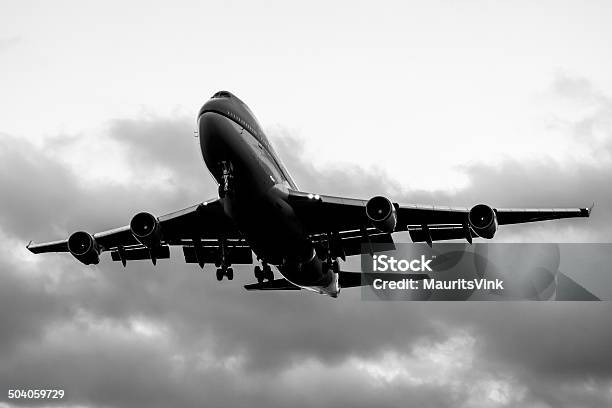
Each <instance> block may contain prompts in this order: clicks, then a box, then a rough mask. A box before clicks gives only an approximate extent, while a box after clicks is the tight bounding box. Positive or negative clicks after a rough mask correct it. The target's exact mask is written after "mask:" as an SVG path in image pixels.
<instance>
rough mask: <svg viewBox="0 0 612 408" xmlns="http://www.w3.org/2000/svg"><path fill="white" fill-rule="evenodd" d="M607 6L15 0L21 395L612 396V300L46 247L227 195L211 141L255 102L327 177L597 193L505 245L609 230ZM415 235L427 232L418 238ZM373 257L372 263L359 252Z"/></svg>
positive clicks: (587, 401) (303, 400) (2, 308)
mask: <svg viewBox="0 0 612 408" xmlns="http://www.w3.org/2000/svg"><path fill="white" fill-rule="evenodd" d="M611 17H612V7H611V5H610V3H608V2H597V1H593V2H588V3H584V2H578V1H574V2H572V1H568V2H558V1H555V2H553V1H542V2H537V3H534V2H522V1H519V2H506V3H499V2H493V1H467V2H459V3H458V2H450V1H433V2H420V3H418V2H398V3H391V2H376V3H372V2H333V3H331V4H330V3H329V2H320V3H319V2H303V3H301V4H297V3H288V2H280V1H279V2H271V1H269V2H257V3H256V2H234V1H228V2H180V1H179V2H155V1H147V2H140V1H134V2H129V3H128V4H126V3H125V2H113V1H106V2H99V3H96V4H93V3H89V2H87V3H84V2H74V1H58V2H34V1H19V2H17V1H14V2H10V1H9V2H3V3H2V4H1V5H0V90H1V91H0V112H1V113H0V239H1V240H2V243H3V245H2V247H0V407H2V408H6V407H13V406H23V405H25V406H28V405H39V404H36V403H34V402H32V401H25V402H24V401H21V402H16V401H9V400H8V399H7V390H8V389H12V388H26V389H27V388H62V389H65V390H66V394H67V397H66V399H65V400H63V401H61V403H60V405H62V406H70V407H72V406H74V407H76V406H79V407H81V406H86V407H133V406H136V407H167V406H177V407H191V406H207V407H217V406H234V407H242V406H244V407H258V406H266V407H275V406H279V407H280V406H312V405H323V406H337V407H339V406H352V407H358V406H364V407H365V406H368V407H369V406H381V407H400V406H401V407H465V408H471V407H476V408H477V407H520V408H548V407H568V408H570V407H572V408H573V407H585V408H586V407H588V408H591V407H593V408H595V407H597V408H598V407H608V406H612V353H610V352H609V349H610V343H611V341H612V328H611V325H610V323H611V317H610V316H611V315H612V306H610V304H609V303H608V302H601V303H588V304H585V303H578V302H573V303H561V302H557V303H545V302H542V303H529V302H515V303H486V304H483V303H433V302H432V303H420V302H363V301H361V299H360V292H359V291H358V290H356V291H350V290H346V291H344V292H343V293H342V294H341V296H340V298H338V299H330V298H327V297H323V296H317V295H314V294H310V293H293V292H291V293H247V292H245V291H244V290H243V289H242V285H243V284H245V283H247V282H250V281H252V279H253V278H252V270H251V268H244V269H241V268H237V270H236V272H237V274H238V275H239V276H238V277H237V278H236V279H235V280H234V282H231V283H228V282H224V283H223V284H219V283H217V282H216V280H215V278H214V276H213V275H214V269H213V268H212V267H210V266H207V267H206V268H205V269H204V271H201V270H199V269H198V268H197V267H194V266H193V265H185V264H184V263H183V262H182V261H181V258H182V256H181V254H180V251H176V252H174V255H175V257H174V258H173V259H172V260H170V261H166V262H163V261H160V263H159V264H158V266H157V267H152V265H150V264H149V263H146V262H144V263H137V262H133V263H130V264H129V265H128V268H126V269H124V268H123V267H121V265H120V264H119V265H117V264H116V263H113V262H111V261H110V260H109V259H108V257H103V259H102V261H101V263H100V264H99V265H98V266H96V267H85V266H83V265H81V264H80V263H78V262H76V261H75V260H74V259H72V257H70V255H48V256H34V255H31V254H30V253H29V252H27V251H26V250H25V244H26V243H27V242H28V241H29V240H31V239H33V240H36V241H43V240H53V239H59V238H64V237H66V236H67V235H68V234H70V233H71V232H73V231H75V230H78V229H86V230H88V231H92V232H95V231H99V230H105V229H109V228H112V227H116V226H121V225H125V224H127V223H128V222H129V219H130V218H131V216H132V215H133V214H134V213H136V212H138V211H141V210H147V211H151V212H153V213H155V214H163V213H166V212H170V211H173V210H176V209H179V208H183V207H186V206H189V205H191V204H194V203H196V202H199V201H201V200H204V199H207V198H210V197H213V196H214V195H215V194H216V186H215V185H214V183H213V181H212V179H211V178H210V176H209V174H208V171H207V170H206V169H205V167H204V164H203V161H202V159H201V157H200V155H199V152H198V144H197V139H196V138H194V137H193V131H194V129H195V114H196V113H197V110H198V108H199V107H200V106H201V105H202V103H203V102H204V101H205V100H206V99H207V98H209V97H210V95H212V94H213V93H214V92H216V91H218V90H220V89H227V90H230V91H232V92H234V93H235V94H237V95H238V96H239V97H240V98H242V99H243V100H244V101H245V102H246V103H247V104H248V105H249V106H250V107H251V109H252V110H253V111H254V112H255V114H256V115H257V116H258V118H259V120H260V121H261V122H262V124H263V125H264V128H265V129H266V131H267V133H268V136H269V137H270V139H271V140H272V143H273V144H274V145H275V146H276V148H277V150H278V152H279V154H280V156H281V158H282V159H283V160H284V162H285V163H286V166H287V167H288V169H289V171H290V172H291V173H292V174H293V176H294V178H295V179H296V182H297V183H298V185H299V186H300V187H301V188H303V189H305V190H309V191H315V192H320V193H331V194H336V195H349V196H354V197H361V198H367V197H369V196H372V195H374V194H380V193H382V194H386V195H388V196H390V197H392V198H393V199H394V200H396V201H399V202H407V203H410V202H417V203H424V204H431V203H436V204H440V205H460V206H469V205H473V204H475V203H478V202H487V203H490V204H492V205H494V206H499V207H510V206H521V207H522V206H528V207H532V206H578V205H580V206H584V205H589V204H590V203H591V202H592V201H595V202H596V207H595V210H594V213H593V216H592V218H590V219H589V220H588V221H585V220H567V221H559V222H550V223H542V224H538V225H528V226H517V227H505V228H503V229H501V230H500V231H499V234H498V237H496V240H497V241H503V242H610V241H611V240H612V227H611V222H612V189H611V188H610V175H611V174H612V79H611V77H610V76H609V72H612V54H611V53H610V49H609V43H610V38H612V31H611V28H610V27H611V26H610V24H609V21H610V18H611ZM397 240H399V241H402V240H404V241H405V240H409V238H408V237H407V236H405V235H402V234H399V235H398V236H397ZM353 262H354V261H353Z"/></svg>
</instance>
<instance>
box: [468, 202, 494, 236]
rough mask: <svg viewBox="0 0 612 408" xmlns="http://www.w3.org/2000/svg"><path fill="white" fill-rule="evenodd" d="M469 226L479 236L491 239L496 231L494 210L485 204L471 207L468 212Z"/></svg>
mask: <svg viewBox="0 0 612 408" xmlns="http://www.w3.org/2000/svg"><path fill="white" fill-rule="evenodd" d="M468 221H469V223H470V226H471V227H472V229H473V230H474V232H475V233H476V235H478V236H479V237H481V238H487V239H491V238H493V236H494V235H495V232H497V216H496V215H495V210H493V208H491V207H489V206H488V205H485V204H478V205H475V206H474V207H472V209H471V210H470V213H469V214H468Z"/></svg>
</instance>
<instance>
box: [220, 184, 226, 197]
mask: <svg viewBox="0 0 612 408" xmlns="http://www.w3.org/2000/svg"><path fill="white" fill-rule="evenodd" d="M219 198H225V189H224V188H223V186H222V185H221V184H219Z"/></svg>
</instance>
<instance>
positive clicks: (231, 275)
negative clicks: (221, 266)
mask: <svg viewBox="0 0 612 408" xmlns="http://www.w3.org/2000/svg"><path fill="white" fill-rule="evenodd" d="M225 276H227V280H233V279H234V270H233V269H232V268H227V271H225Z"/></svg>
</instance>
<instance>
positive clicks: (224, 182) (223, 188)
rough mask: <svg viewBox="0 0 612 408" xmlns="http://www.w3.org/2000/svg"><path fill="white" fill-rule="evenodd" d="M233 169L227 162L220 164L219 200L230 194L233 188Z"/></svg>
mask: <svg viewBox="0 0 612 408" xmlns="http://www.w3.org/2000/svg"><path fill="white" fill-rule="evenodd" d="M233 170H234V168H233V166H232V163H230V162H228V161H222V162H221V184H219V198H224V197H225V196H226V195H228V194H231V193H232V192H233V188H234V174H233V173H234V171H233Z"/></svg>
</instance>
